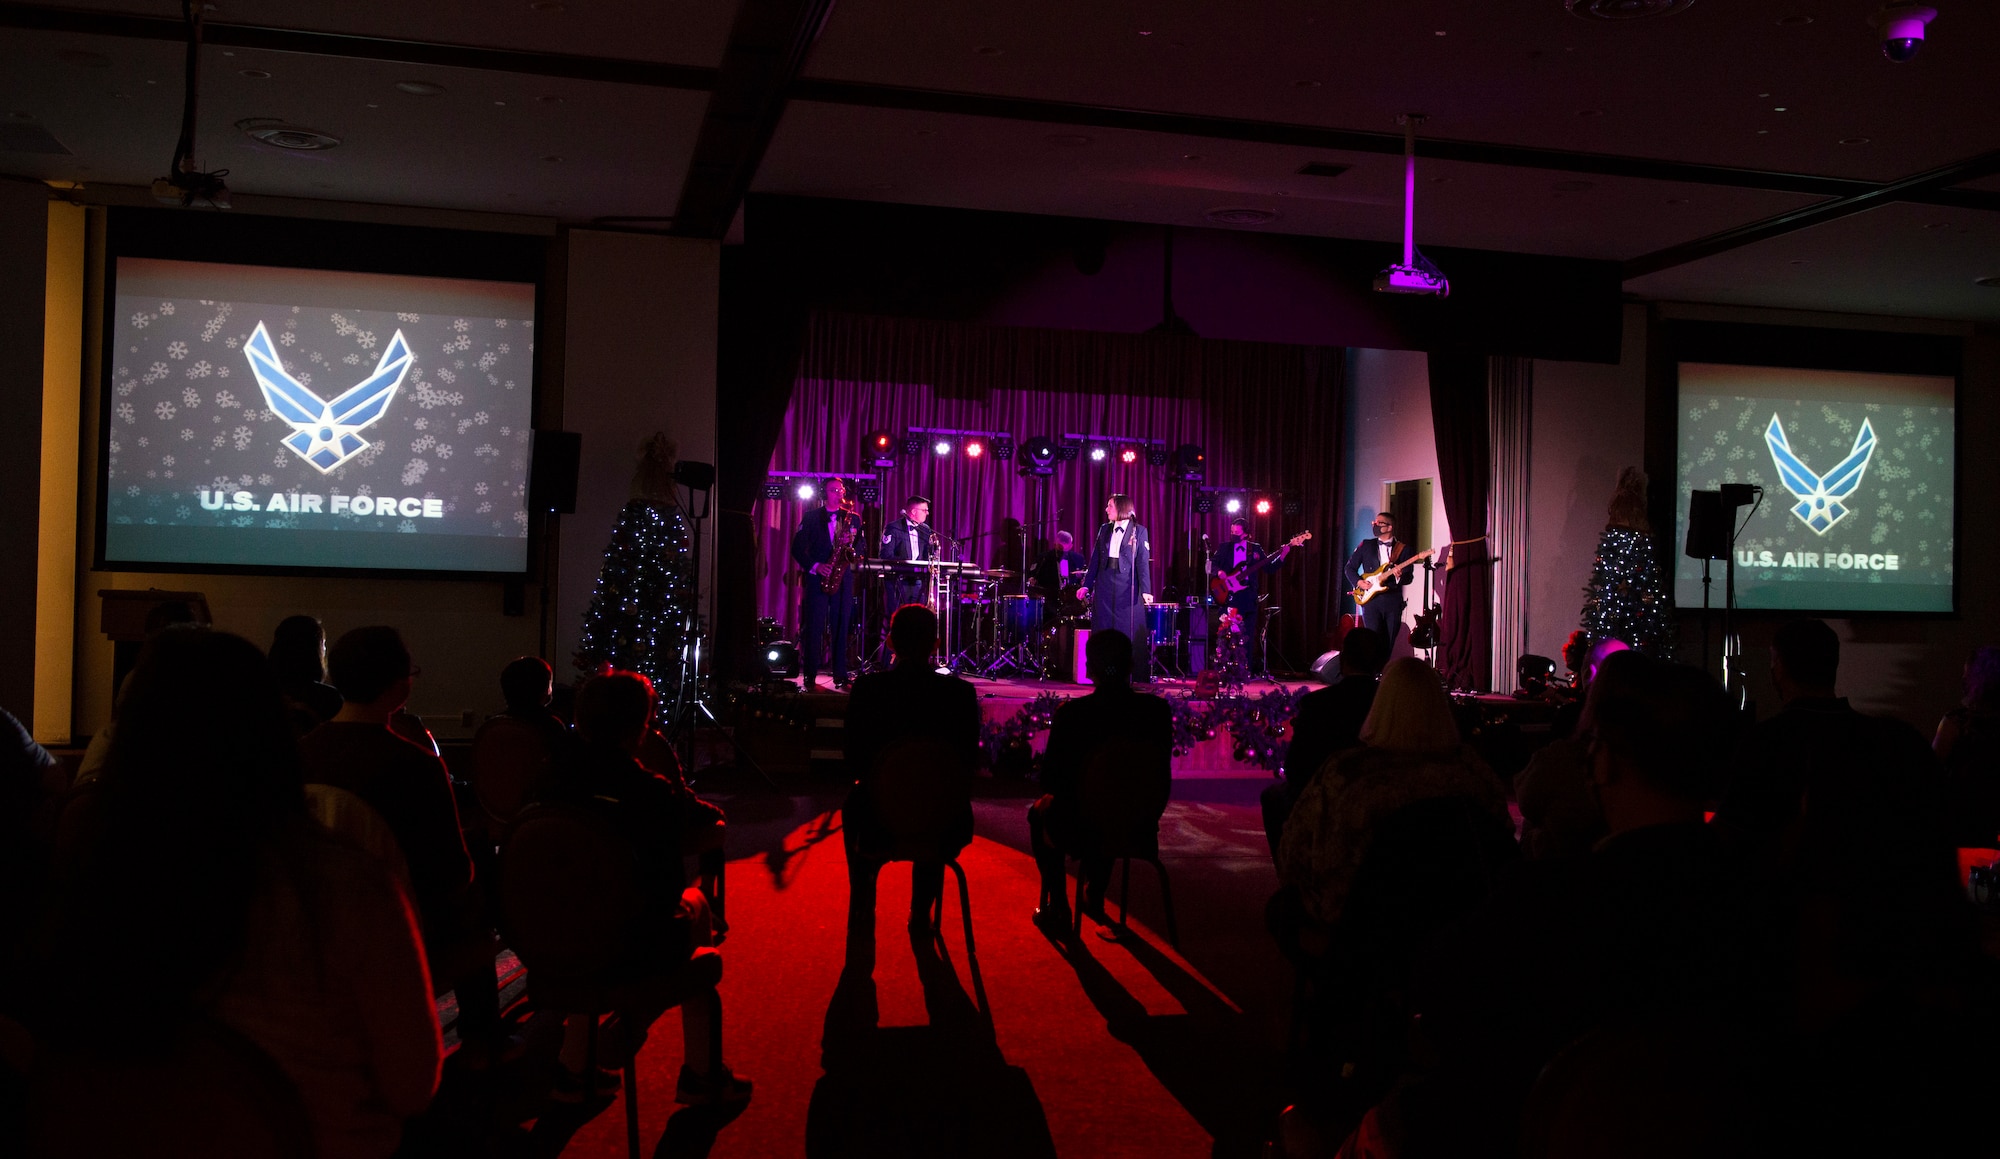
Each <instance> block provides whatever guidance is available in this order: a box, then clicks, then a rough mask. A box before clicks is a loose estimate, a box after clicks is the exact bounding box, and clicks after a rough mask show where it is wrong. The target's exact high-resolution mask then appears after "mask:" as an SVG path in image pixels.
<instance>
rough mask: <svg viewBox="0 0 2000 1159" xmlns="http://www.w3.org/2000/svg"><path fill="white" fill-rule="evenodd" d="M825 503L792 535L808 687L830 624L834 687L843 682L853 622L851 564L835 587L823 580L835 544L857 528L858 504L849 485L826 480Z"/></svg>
mask: <svg viewBox="0 0 2000 1159" xmlns="http://www.w3.org/2000/svg"><path fill="white" fill-rule="evenodd" d="M820 497H821V499H822V500H823V501H824V505H823V506H821V507H820V509H819V510H817V511H811V512H808V513H807V514H806V517H805V518H804V519H802V520H800V521H799V529H798V531H796V532H794V533H793V534H792V561H793V562H794V563H797V564H798V565H799V571H800V572H801V573H803V574H801V575H800V576H799V591H800V596H799V667H800V668H801V669H802V670H803V671H804V673H805V680H804V688H805V690H806V691H807V692H811V691H812V690H813V687H814V681H815V680H816V679H817V678H818V676H819V665H820V655H821V653H820V647H821V638H822V636H823V635H824V634H826V633H827V632H828V630H829V629H831V635H830V639H829V642H830V643H831V646H832V649H833V656H832V659H833V664H832V668H833V686H834V687H835V688H839V689H845V688H846V687H847V631H848V628H849V626H850V625H852V624H853V623H854V569H853V568H849V569H847V570H846V572H844V573H843V574H842V575H841V577H840V583H839V586H838V587H837V588H835V589H833V590H828V589H827V588H826V587H825V586H824V584H823V583H822V582H821V580H822V578H823V577H824V576H825V575H826V574H827V572H828V570H829V568H828V565H829V564H831V563H832V562H833V553H834V550H835V548H837V547H839V546H840V545H841V543H842V541H843V540H845V541H846V542H847V543H848V544H849V545H851V544H852V543H853V537H854V536H855V534H856V533H857V532H858V531H859V530H860V527H861V517H860V514H859V512H858V510H856V506H858V505H856V506H850V505H849V503H848V502H847V484H845V483H843V482H841V481H840V480H839V479H828V480H827V481H826V485H825V487H824V488H822V489H821V491H820Z"/></svg>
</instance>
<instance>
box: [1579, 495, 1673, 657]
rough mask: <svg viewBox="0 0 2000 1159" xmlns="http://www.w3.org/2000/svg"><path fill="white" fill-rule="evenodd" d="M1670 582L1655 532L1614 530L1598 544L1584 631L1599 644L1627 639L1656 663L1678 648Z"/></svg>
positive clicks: (1585, 595) (1586, 599)
mask: <svg viewBox="0 0 2000 1159" xmlns="http://www.w3.org/2000/svg"><path fill="white" fill-rule="evenodd" d="M1669 609H1670V605H1669V604H1668V602H1667V588H1666V581H1665V578H1664V577H1663V576H1662V575H1661V572H1660V560H1659V553H1658V552H1657V551H1655V550H1654V547H1653V536H1652V534H1651V533H1650V532H1646V531H1638V530H1634V529H1633V528H1630V527H1618V526H1611V527H1606V528H1605V529H1604V534H1603V535H1601V536H1599V537H1598V540H1597V559H1596V560H1595V561H1594V562H1593V563H1592V564H1591V565H1590V583H1589V584H1587V585H1585V587H1584V589H1583V619H1582V627H1583V630H1584V631H1585V632H1587V633H1589V634H1590V638H1591V641H1592V642H1593V643H1596V642H1599V641H1603V640H1622V641H1624V642H1625V643H1627V644H1630V645H1631V646H1632V647H1634V648H1637V649H1638V650H1639V651H1641V652H1644V653H1645V654H1646V655H1648V656H1652V657H1654V658H1656V659H1662V660H1664V659H1668V658H1669V653H1670V652H1671V650H1672V640H1673V619H1672V617H1671V616H1670V615H1669Z"/></svg>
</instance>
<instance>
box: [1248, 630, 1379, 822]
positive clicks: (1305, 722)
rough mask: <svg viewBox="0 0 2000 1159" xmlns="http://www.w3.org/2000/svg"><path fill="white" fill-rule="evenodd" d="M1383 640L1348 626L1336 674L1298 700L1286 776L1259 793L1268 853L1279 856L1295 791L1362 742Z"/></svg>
mask: <svg viewBox="0 0 2000 1159" xmlns="http://www.w3.org/2000/svg"><path fill="white" fill-rule="evenodd" d="M1387 645H1388V642H1387V641H1386V640H1384V639H1383V638H1382V634H1381V633H1380V632H1377V631H1375V630H1374V629H1372V628H1351V629H1349V630H1348V633H1347V635H1346V636H1345V637H1343V638H1342V639H1341V641H1340V678H1339V679H1337V680H1335V681H1334V682H1333V683H1332V684H1329V685H1327V686H1326V687H1325V688H1321V689H1317V690H1315V691H1312V692H1308V693H1306V694H1305V695H1304V696H1303V697H1300V698H1299V704H1298V708H1297V710H1296V711H1295V713H1294V714H1293V716H1292V745H1291V748H1290V749H1288V750H1287V751H1286V753H1285V779H1284V780H1283V781H1281V782H1279V783H1278V784H1275V785H1271V786H1269V787H1267V788H1266V789H1265V790H1264V792H1263V795H1262V798H1261V800H1262V805H1263V810H1264V839H1265V840H1266V841H1268V842H1270V845H1271V857H1272V859H1273V860H1276V859H1277V856H1278V838H1279V836H1280V835H1281V834H1283V833H1284V831H1285V818H1286V817H1289V816H1291V812H1292V806H1293V805H1294V804H1296V803H1297V802H1298V799H1299V794H1300V793H1301V792H1303V791H1304V790H1305V787H1306V785H1307V784H1308V783H1309V782H1310V781H1311V780H1312V779H1313V778H1314V777H1316V776H1318V775H1319V771H1320V769H1321V768H1323V767H1324V766H1325V765H1326V762H1327V759H1328V758H1329V757H1332V756H1333V755H1334V754H1335V753H1339V752H1344V751H1345V750H1347V749H1350V748H1353V747H1354V746H1355V745H1357V744H1360V743H1361V723H1362V722H1363V721H1365V720H1367V719H1368V710H1369V709H1370V708H1373V707H1374V706H1375V689H1376V686H1377V683H1378V682H1379V681H1380V680H1381V678H1382V666H1383V665H1384V664H1386V663H1388V661H1389V649H1388V646H1387Z"/></svg>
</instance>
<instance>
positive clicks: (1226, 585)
mask: <svg viewBox="0 0 2000 1159" xmlns="http://www.w3.org/2000/svg"><path fill="white" fill-rule="evenodd" d="M1312 537H1313V533H1312V532H1310V531H1301V532H1299V533H1298V534H1297V535H1294V536H1292V537H1291V538H1290V539H1288V540H1286V541H1285V544H1284V546H1282V547H1280V548H1279V549H1278V551H1280V552H1284V551H1290V550H1291V549H1292V548H1294V547H1297V546H1298V545H1299V544H1301V543H1304V542H1305V541H1306V540H1308V539H1311V538H1312ZM1272 554H1277V553H1276V552H1274V553H1272ZM1264 558H1265V560H1266V561H1268V560H1269V559H1270V558H1271V557H1270V556H1265V557H1264ZM1249 571H1250V567H1249V565H1248V564H1245V565H1244V566H1243V567H1240V568H1237V569H1235V570H1234V571H1225V570H1223V569H1222V568H1216V569H1215V578H1214V579H1212V580H1210V581H1208V590H1209V591H1211V592H1213V593H1214V594H1215V602H1216V603H1218V604H1226V603H1228V602H1229V597H1230V596H1232V595H1234V594H1236V593H1237V592H1240V591H1242V590H1243V589H1244V588H1247V587H1249V586H1250V576H1249Z"/></svg>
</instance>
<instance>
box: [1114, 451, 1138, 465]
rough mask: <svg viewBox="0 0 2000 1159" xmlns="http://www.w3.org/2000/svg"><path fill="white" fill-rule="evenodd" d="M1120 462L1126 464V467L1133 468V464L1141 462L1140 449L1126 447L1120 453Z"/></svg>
mask: <svg viewBox="0 0 2000 1159" xmlns="http://www.w3.org/2000/svg"><path fill="white" fill-rule="evenodd" d="M1118 461H1119V462H1121V463H1124V464H1125V465H1126V466H1131V465H1132V464H1133V463H1136V462H1138V461H1139V448H1137V447H1126V448H1125V449H1123V450H1121V451H1119V452H1118Z"/></svg>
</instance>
